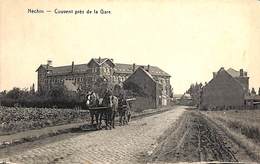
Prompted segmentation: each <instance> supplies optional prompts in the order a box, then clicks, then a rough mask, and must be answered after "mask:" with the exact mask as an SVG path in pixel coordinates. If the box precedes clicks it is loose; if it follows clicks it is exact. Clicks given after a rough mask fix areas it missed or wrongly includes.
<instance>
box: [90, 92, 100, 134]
mask: <svg viewBox="0 0 260 164" xmlns="http://www.w3.org/2000/svg"><path fill="white" fill-rule="evenodd" d="M86 98H87V100H86V106H87V109H89V112H90V117H91V125H92V126H93V125H94V118H95V121H96V127H97V129H99V128H100V126H101V121H102V115H103V114H102V113H101V112H100V111H97V110H92V109H91V108H95V107H98V106H100V104H101V103H100V99H99V97H98V96H97V95H96V94H95V93H93V92H92V93H90V94H88V95H87V97H86Z"/></svg>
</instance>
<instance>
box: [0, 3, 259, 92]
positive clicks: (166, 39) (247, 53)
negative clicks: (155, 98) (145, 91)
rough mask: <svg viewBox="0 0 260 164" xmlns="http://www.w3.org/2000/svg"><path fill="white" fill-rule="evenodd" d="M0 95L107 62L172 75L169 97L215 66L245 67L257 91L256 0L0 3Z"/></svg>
mask: <svg viewBox="0 0 260 164" xmlns="http://www.w3.org/2000/svg"><path fill="white" fill-rule="evenodd" d="M37 8H38V9H43V10H51V11H53V10H54V9H56V8H57V9H59V10H63V9H73V10H76V9H82V10H87V9H90V10H93V9H96V10H98V11H99V10H100V9H104V10H110V11H111V12H112V14H108V15H101V14H97V15H94V14H92V15H87V14H82V15H75V14H66V15H62V14H54V13H53V12H52V13H44V14H28V13H27V10H28V9H37ZM0 12H1V13H0V14H1V15H0V16H1V17H0V18H1V19H0V21H1V22H0V32H1V33H0V37H1V38H0V90H1V91H2V90H4V89H7V90H9V89H11V88H13V87H14V86H17V87H21V88H24V87H29V86H30V85H32V84H33V83H35V84H36V83H37V73H36V72H35V70H36V69H37V68H38V66H39V65H40V64H45V63H46V60H47V59H51V60H53V66H62V65H70V64H71V62H72V61H74V62H75V64H82V63H87V62H88V61H89V60H90V59H91V58H98V57H99V56H100V57H108V58H113V59H114V62H117V63H129V64H132V63H136V64H144V65H147V64H150V65H156V66H158V67H160V68H161V69H163V70H164V71H166V72H168V73H169V74H171V76H172V78H171V83H172V86H173V88H174V92H175V93H183V92H184V91H186V90H187V89H188V87H189V85H190V84H191V83H194V82H196V81H197V82H205V81H209V80H210V79H211V78H212V72H213V71H218V70H219V69H220V67H221V66H223V67H225V68H226V69H228V68H229V67H232V68H234V69H236V70H239V69H240V68H244V69H245V70H246V71H248V75H249V76H250V87H255V88H258V87H260V21H259V20H260V1H257V0H211V1H209V0H173V1H168V0H165V1H150V2H149V1H142V2H141V1H137V0H136V1H135V0H133V1H102V2H99V3H98V1H83V0H81V1H80V0H78V1H69V0H64V1H62V0H52V1H48V0H44V1H35V0H26V1H25V0H8V1H1V2H0Z"/></svg>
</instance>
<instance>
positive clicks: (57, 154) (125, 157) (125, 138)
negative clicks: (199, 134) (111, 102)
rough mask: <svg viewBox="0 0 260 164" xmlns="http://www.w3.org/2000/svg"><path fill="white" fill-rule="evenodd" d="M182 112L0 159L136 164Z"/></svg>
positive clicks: (156, 116) (81, 136)
mask: <svg viewBox="0 0 260 164" xmlns="http://www.w3.org/2000/svg"><path fill="white" fill-rule="evenodd" d="M184 111H185V109H184V108H183V107H177V108H176V109H174V110H169V111H167V112H163V113H160V114H157V115H153V116H149V117H144V118H142V119H139V120H133V121H131V122H130V124H129V125H127V126H124V127H116V129H113V130H102V131H95V132H92V133H86V134H84V135H80V136H76V137H73V138H70V139H66V140H61V141H58V142H55V143H50V144H47V145H43V146H41V147H38V148H34V149H31V150H28V151H25V152H22V153H20V154H17V155H13V156H10V157H7V158H5V159H2V161H10V162H15V163H26V164H27V163H137V162H138V159H140V156H141V155H142V153H143V154H145V153H150V151H151V150H153V148H154V147H155V145H156V144H157V143H156V141H157V139H158V137H159V136H160V135H162V134H163V133H164V132H165V130H167V129H168V128H169V127H170V126H171V125H172V124H173V123H174V122H175V121H176V120H177V119H178V118H179V117H180V116H181V115H182V113H183V112H184ZM0 161H1V160H0Z"/></svg>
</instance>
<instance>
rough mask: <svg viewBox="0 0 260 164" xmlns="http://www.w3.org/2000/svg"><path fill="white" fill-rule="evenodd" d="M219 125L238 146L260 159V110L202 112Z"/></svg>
mask: <svg viewBox="0 0 260 164" xmlns="http://www.w3.org/2000/svg"><path fill="white" fill-rule="evenodd" d="M203 113H204V114H205V115H207V116H208V117H209V118H211V119H212V120H214V121H215V122H216V123H217V124H219V125H221V126H222V127H223V128H224V129H226V131H227V132H228V133H229V134H230V136H231V137H232V138H233V139H235V140H236V141H237V142H238V143H239V144H240V146H242V147H244V148H246V149H247V151H248V152H250V153H251V154H252V156H254V158H255V159H257V161H259V160H260V110H229V111H208V112H203Z"/></svg>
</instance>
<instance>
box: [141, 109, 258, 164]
mask: <svg viewBox="0 0 260 164" xmlns="http://www.w3.org/2000/svg"><path fill="white" fill-rule="evenodd" d="M158 142H159V145H158V146H157V148H156V149H155V151H154V152H153V154H151V155H150V156H148V157H147V158H146V161H145V162H182V161H186V162H199V161H220V162H238V161H246V162H254V160H253V159H251V158H250V156H249V154H247V152H246V151H245V150H244V149H243V148H241V147H240V146H239V145H237V144H236V142H234V141H233V140H232V139H230V138H229V137H228V135H227V134H226V133H225V132H224V131H223V130H222V129H221V128H220V127H219V126H217V125H216V124H215V123H214V122H213V121H212V120H209V119H208V118H207V117H205V116H204V115H202V114H201V113H199V112H196V111H188V112H185V114H184V115H182V117H181V119H180V121H179V122H178V125H177V128H176V129H172V128H171V129H169V130H168V131H166V132H165V134H164V135H163V136H161V138H160V139H159V141H158Z"/></svg>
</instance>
